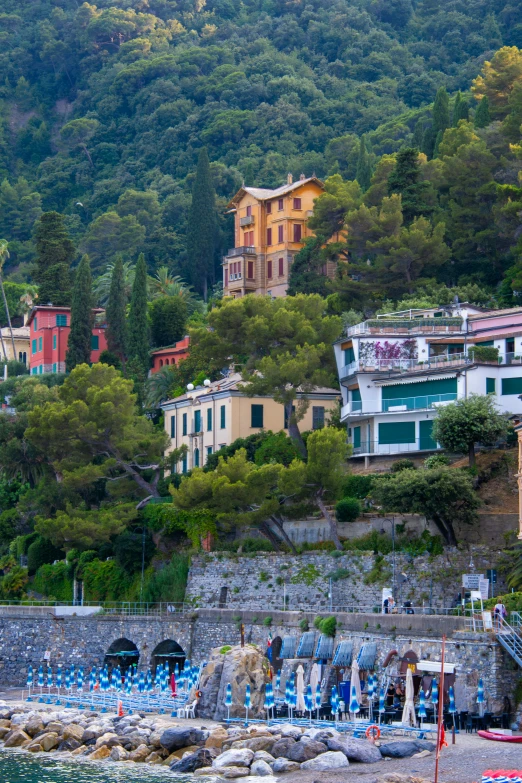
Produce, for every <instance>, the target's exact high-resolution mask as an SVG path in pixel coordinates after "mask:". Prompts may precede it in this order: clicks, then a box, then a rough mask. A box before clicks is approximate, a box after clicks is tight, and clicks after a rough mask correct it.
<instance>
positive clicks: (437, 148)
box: [433, 131, 444, 158]
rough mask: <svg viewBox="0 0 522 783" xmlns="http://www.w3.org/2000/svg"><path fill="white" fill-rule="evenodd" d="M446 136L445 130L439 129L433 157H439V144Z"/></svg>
mask: <svg viewBox="0 0 522 783" xmlns="http://www.w3.org/2000/svg"><path fill="white" fill-rule="evenodd" d="M443 137H444V133H443V131H439V132H438V133H437V138H436V139H435V144H434V145H433V157H434V158H437V157H438V155H439V146H440V143H441V141H442V139H443Z"/></svg>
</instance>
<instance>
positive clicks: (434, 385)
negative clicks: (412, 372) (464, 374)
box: [382, 378, 457, 400]
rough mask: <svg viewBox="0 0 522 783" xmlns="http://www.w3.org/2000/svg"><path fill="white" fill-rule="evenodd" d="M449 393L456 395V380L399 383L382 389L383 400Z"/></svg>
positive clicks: (443, 379)
mask: <svg viewBox="0 0 522 783" xmlns="http://www.w3.org/2000/svg"><path fill="white" fill-rule="evenodd" d="M451 393H455V394H456V393H457V379H456V378H442V379H441V380H439V381H422V382H421V383H399V384H396V385H394V386H383V387H382V398H383V400H397V399H404V398H405V397H421V396H425V395H426V396H428V395H432V394H451Z"/></svg>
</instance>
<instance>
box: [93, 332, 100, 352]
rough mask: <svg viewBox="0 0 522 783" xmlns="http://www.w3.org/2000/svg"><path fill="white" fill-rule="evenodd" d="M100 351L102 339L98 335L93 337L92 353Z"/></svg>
mask: <svg viewBox="0 0 522 783" xmlns="http://www.w3.org/2000/svg"><path fill="white" fill-rule="evenodd" d="M99 349H100V338H99V337H98V335H97V334H93V335H92V336H91V351H98V350H99Z"/></svg>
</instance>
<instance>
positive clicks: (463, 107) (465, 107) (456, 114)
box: [451, 90, 469, 128]
mask: <svg viewBox="0 0 522 783" xmlns="http://www.w3.org/2000/svg"><path fill="white" fill-rule="evenodd" d="M460 120H466V122H467V121H468V120H469V103H468V102H467V100H466V99H465V98H463V97H462V95H461V93H460V90H459V92H458V93H457V95H456V96H455V102H454V103H453V112H452V114H451V124H452V126H453V127H454V128H456V127H457V125H458V124H459V122H460Z"/></svg>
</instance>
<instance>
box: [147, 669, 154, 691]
mask: <svg viewBox="0 0 522 783" xmlns="http://www.w3.org/2000/svg"><path fill="white" fill-rule="evenodd" d="M145 690H146V691H147V693H152V691H153V690H154V685H153V684H152V672H151V670H150V669H147V676H146V677H145Z"/></svg>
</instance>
